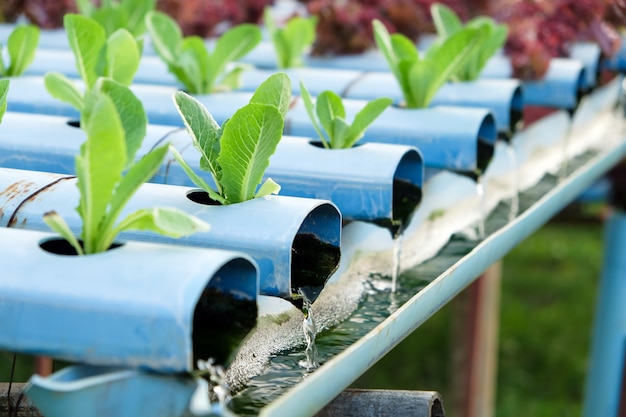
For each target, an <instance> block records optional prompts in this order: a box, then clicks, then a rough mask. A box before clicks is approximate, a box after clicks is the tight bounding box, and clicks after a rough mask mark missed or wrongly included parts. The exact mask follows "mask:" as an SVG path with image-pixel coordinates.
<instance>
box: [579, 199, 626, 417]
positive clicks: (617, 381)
mask: <svg viewBox="0 0 626 417" xmlns="http://www.w3.org/2000/svg"><path fill="white" fill-rule="evenodd" d="M625 253H626V214H624V213H623V212H620V211H615V212H613V213H612V215H611V217H610V218H609V220H608V222H607V224H606V226H605V239H604V264H603V271H602V276H601V281H600V287H599V294H598V301H597V304H596V313H595V320H594V328H593V339H592V345H591V360H590V364H589V373H588V376H587V381H586V387H585V398H584V409H583V416H585V417H592V416H607V417H617V415H618V411H619V407H620V397H621V387H622V384H623V383H624V381H623V380H622V373H623V370H624V358H625V354H626V349H625V347H626V304H624V297H626V257H624V254H625ZM621 400H623V399H621Z"/></svg>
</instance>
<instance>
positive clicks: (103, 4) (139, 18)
mask: <svg viewBox="0 0 626 417" xmlns="http://www.w3.org/2000/svg"><path fill="white" fill-rule="evenodd" d="M99 3H100V6H99V7H98V6H97V5H96V2H95V1H93V0H76V6H77V7H78V12H79V13H80V14H82V15H83V16H87V17H90V18H92V19H94V20H95V21H96V22H98V23H100V24H101V25H102V27H104V29H105V31H106V33H107V35H111V34H113V33H114V32H115V31H116V30H118V29H126V30H128V31H129V32H130V33H132V34H133V36H135V37H138V36H141V35H143V34H144V33H145V32H146V23H145V18H146V15H147V14H148V12H150V11H151V10H154V8H155V5H156V1H155V0H103V1H100V2H99Z"/></svg>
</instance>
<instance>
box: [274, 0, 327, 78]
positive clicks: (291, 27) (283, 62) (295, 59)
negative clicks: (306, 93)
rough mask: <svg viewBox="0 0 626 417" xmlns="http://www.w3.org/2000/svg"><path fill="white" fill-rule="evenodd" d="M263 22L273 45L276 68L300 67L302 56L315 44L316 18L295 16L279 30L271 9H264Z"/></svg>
mask: <svg viewBox="0 0 626 417" xmlns="http://www.w3.org/2000/svg"><path fill="white" fill-rule="evenodd" d="M263 21H264V23H265V27H267V30H268V32H269V34H270V38H271V39H272V43H273V44H274V50H275V51H276V60H277V64H278V68H292V67H300V66H302V65H303V63H302V54H304V52H305V51H306V49H307V48H309V47H310V46H311V45H313V42H315V27H316V25H317V18H316V17H299V16H296V17H293V18H291V19H289V20H288V21H287V23H286V24H285V26H284V27H282V28H279V27H277V26H276V22H274V18H273V17H272V12H271V9H270V8H269V7H266V8H265V11H264V13H263Z"/></svg>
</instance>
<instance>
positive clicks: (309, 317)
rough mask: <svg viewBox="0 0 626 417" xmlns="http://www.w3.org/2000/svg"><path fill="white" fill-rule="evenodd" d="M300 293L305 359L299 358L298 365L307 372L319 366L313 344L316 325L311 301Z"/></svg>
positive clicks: (315, 347)
mask: <svg viewBox="0 0 626 417" xmlns="http://www.w3.org/2000/svg"><path fill="white" fill-rule="evenodd" d="M301 295H302V297H303V298H304V306H303V307H302V313H304V320H303V322H302V331H303V332H304V340H305V341H306V348H305V349H304V355H305V359H304V360H301V361H300V362H299V365H300V366H301V367H302V368H304V369H305V370H306V371H307V372H311V371H313V370H314V369H316V368H317V367H318V366H319V364H318V363H317V346H316V345H315V337H316V336H317V326H316V325H315V316H314V313H313V306H312V303H311V301H310V300H309V299H308V298H307V297H306V296H304V294H302V293H301Z"/></svg>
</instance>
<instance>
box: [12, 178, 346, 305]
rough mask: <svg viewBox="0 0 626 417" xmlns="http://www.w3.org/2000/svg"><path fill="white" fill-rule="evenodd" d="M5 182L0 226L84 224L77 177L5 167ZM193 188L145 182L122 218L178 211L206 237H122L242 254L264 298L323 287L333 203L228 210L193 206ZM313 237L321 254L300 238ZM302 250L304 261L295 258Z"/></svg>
mask: <svg viewBox="0 0 626 417" xmlns="http://www.w3.org/2000/svg"><path fill="white" fill-rule="evenodd" d="M1 173H2V175H1V176H0V190H3V191H2V192H0V209H2V214H3V215H2V216H1V217H0V220H2V223H1V224H0V225H1V226H9V227H19V228H25V229H29V230H39V231H46V230H49V228H48V226H47V225H46V224H45V223H44V222H43V218H42V214H43V213H45V212H46V211H49V210H56V211H57V212H58V213H59V214H60V215H62V216H63V217H64V218H65V220H66V221H67V223H68V224H69V226H70V227H71V228H72V230H73V231H74V233H75V234H77V235H78V234H79V233H80V230H81V221H80V218H79V216H78V213H77V212H76V210H75V207H76V206H77V205H78V189H77V188H76V182H75V179H74V178H71V177H69V178H68V177H63V176H56V177H55V176H52V175H51V174H44V173H39V172H34V171H21V170H11V169H2V170H1ZM193 191H195V189H194V188H189V187H176V186H168V185H162V184H144V185H143V186H142V187H140V189H139V190H138V191H137V192H136V193H135V195H134V197H133V198H131V200H130V201H129V203H128V205H127V207H126V208H125V209H124V211H123V213H122V218H123V217H124V216H125V215H127V214H129V213H131V212H134V211H135V210H138V209H141V208H150V207H156V206H162V207H174V208H178V209H180V210H183V211H185V212H187V213H190V214H193V215H194V216H196V217H198V218H200V219H202V220H204V221H206V222H207V223H209V224H211V226H212V227H211V230H209V231H208V232H201V233H195V234H193V235H191V236H188V237H185V238H181V239H173V238H170V237H166V236H162V235H157V234H154V233H150V232H145V231H139V232H125V233H123V234H121V235H120V239H132V240H142V241H153V242H159V243H168V244H176V245H188V246H199V247H209V248H220V249H231V250H239V251H242V252H245V253H247V254H248V255H250V256H251V257H252V258H254V260H255V261H256V262H257V264H258V266H259V271H260V280H261V284H260V292H261V293H262V294H264V295H273V296H280V297H284V298H286V299H290V298H291V296H292V294H293V291H294V289H297V288H299V287H305V286H314V287H320V286H323V285H324V283H325V282H326V280H327V279H328V277H329V276H330V274H331V273H332V272H333V271H334V270H335V269H336V268H337V264H338V262H339V245H340V237H341V214H340V213H339V211H338V209H337V208H336V207H335V206H334V205H333V204H332V203H330V202H328V201H324V200H316V199H305V198H296V197H283V196H272V197H265V198H261V199H254V200H251V201H247V202H244V203H239V204H233V205H230V206H219V205H207V204H200V203H197V202H194V201H192V200H191V199H190V198H189V193H191V192H193ZM309 236H310V237H314V238H315V239H317V241H318V242H319V246H320V247H319V248H317V247H316V246H311V245H306V244H305V243H302V242H301V240H303V239H306V238H307V237H309ZM294 251H297V253H298V254H299V255H301V256H302V257H295V256H294V255H293V253H294ZM311 251H314V252H315V253H316V254H317V255H318V256H319V257H320V258H321V257H322V256H326V260H327V262H325V263H320V264H319V265H317V269H316V270H314V271H310V272H311V273H309V274H304V273H303V271H307V269H306V268H310V267H308V266H307V264H306V256H313V254H312V252H311ZM313 272H314V273H313Z"/></svg>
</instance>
